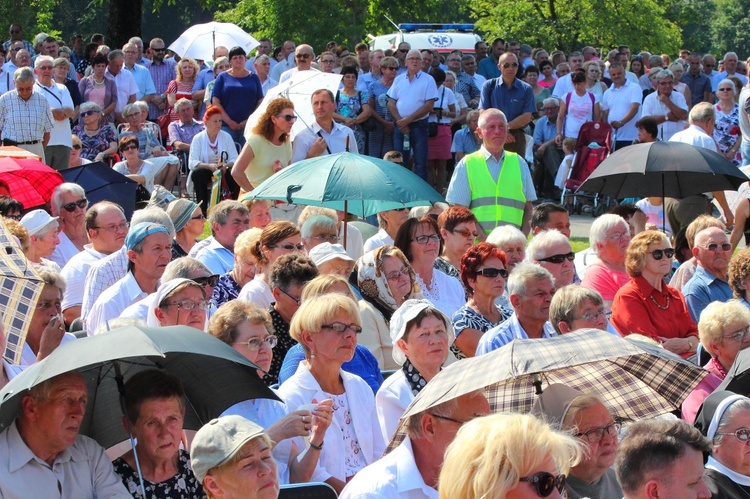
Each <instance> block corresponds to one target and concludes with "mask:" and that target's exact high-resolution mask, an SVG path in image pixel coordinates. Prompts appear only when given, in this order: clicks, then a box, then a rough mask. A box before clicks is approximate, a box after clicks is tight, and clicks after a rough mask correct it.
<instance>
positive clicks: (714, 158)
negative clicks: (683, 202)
mask: <svg viewBox="0 0 750 499" xmlns="http://www.w3.org/2000/svg"><path fill="white" fill-rule="evenodd" d="M748 180H750V179H748V178H747V176H745V174H744V173H742V172H741V171H740V169H739V168H737V167H736V166H735V165H734V164H733V163H732V162H731V161H729V160H728V159H727V158H725V157H724V156H722V155H720V154H718V153H716V152H714V151H711V150H709V149H706V148H704V147H696V146H693V145H690V144H685V143H682V142H661V141H659V142H649V143H647V144H636V145H633V146H629V147H624V148H622V149H619V150H618V151H616V152H614V153H613V154H611V155H610V156H609V157H608V158H607V159H605V160H604V161H602V163H601V164H600V165H599V166H598V167H597V168H596V170H595V171H594V173H592V174H591V175H590V176H589V178H588V179H586V181H585V182H584V183H583V185H581V187H579V188H578V190H579V191H585V192H598V193H600V194H603V195H605V196H609V197H612V198H615V199H622V198H627V197H647V196H660V197H661V198H662V199H663V198H667V197H670V198H677V199H682V198H686V197H688V196H694V195H696V194H701V193H703V192H712V191H736V190H737V189H739V187H740V186H741V185H742V184H743V183H744V182H747V181H748ZM662 210H664V203H662ZM664 220H666V216H665V217H664Z"/></svg>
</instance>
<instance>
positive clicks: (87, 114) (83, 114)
mask: <svg viewBox="0 0 750 499" xmlns="http://www.w3.org/2000/svg"><path fill="white" fill-rule="evenodd" d="M98 112H99V111H94V110H91V111H84V112H82V113H81V116H83V117H84V118H85V117H86V116H89V115H91V114H96V113H98Z"/></svg>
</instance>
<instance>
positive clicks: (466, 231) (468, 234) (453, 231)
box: [450, 229, 479, 239]
mask: <svg viewBox="0 0 750 499" xmlns="http://www.w3.org/2000/svg"><path fill="white" fill-rule="evenodd" d="M450 233H451V234H458V235H460V236H461V237H471V238H472V239H474V238H476V237H478V236H479V234H477V233H476V232H475V231H473V230H469V229H461V230H456V229H451V230H450Z"/></svg>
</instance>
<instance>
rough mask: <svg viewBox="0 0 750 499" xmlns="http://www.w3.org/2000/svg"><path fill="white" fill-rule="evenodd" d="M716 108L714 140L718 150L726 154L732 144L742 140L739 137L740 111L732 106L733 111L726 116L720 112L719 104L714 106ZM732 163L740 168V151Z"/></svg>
mask: <svg viewBox="0 0 750 499" xmlns="http://www.w3.org/2000/svg"><path fill="white" fill-rule="evenodd" d="M714 107H715V108H716V125H715V126H714V140H715V141H716V143H717V144H718V145H719V150H720V151H721V152H722V153H724V154H726V153H727V151H729V150H730V149H731V148H732V146H733V145H734V143H735V142H736V141H738V140H742V139H741V137H740V110H739V106H738V105H737V104H735V105H734V109H732V112H731V113H729V114H726V113H725V112H724V111H722V110H721V106H720V105H719V103H716V105H714ZM732 162H733V163H734V164H735V165H737V166H740V165H741V164H742V154H740V149H738V150H737V153H736V154H735V155H734V158H733V159H732Z"/></svg>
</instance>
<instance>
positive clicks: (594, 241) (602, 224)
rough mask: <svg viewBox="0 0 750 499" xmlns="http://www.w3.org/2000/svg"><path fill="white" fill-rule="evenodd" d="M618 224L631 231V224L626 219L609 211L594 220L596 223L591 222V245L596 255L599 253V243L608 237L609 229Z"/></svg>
mask: <svg viewBox="0 0 750 499" xmlns="http://www.w3.org/2000/svg"><path fill="white" fill-rule="evenodd" d="M618 225H619V226H621V227H622V228H623V229H625V230H626V231H628V233H630V226H629V225H628V223H627V222H626V221H625V219H624V218H622V217H621V216H619V215H613V214H611V213H607V214H605V215H602V216H600V217H599V218H597V219H596V220H594V223H593V224H591V229H590V230H589V244H590V245H591V252H592V253H594V254H595V255H596V254H598V252H599V250H598V249H597V245H598V244H599V243H601V242H603V241H604V240H605V239H606V238H607V231H609V230H610V229H612V228H614V227H617V226H618Z"/></svg>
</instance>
